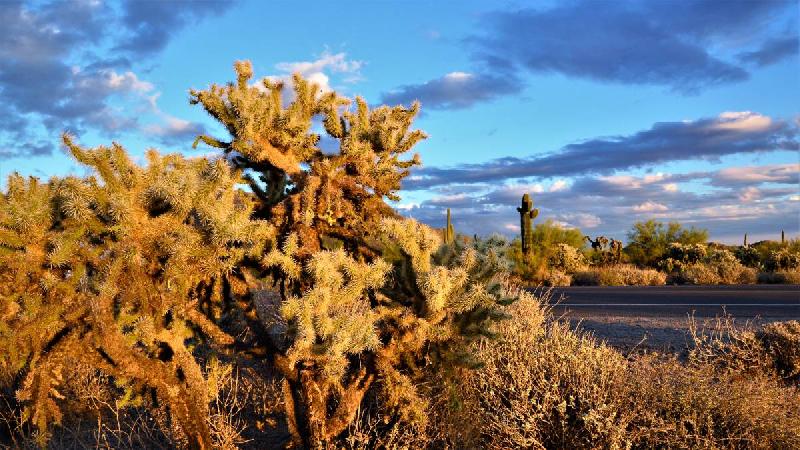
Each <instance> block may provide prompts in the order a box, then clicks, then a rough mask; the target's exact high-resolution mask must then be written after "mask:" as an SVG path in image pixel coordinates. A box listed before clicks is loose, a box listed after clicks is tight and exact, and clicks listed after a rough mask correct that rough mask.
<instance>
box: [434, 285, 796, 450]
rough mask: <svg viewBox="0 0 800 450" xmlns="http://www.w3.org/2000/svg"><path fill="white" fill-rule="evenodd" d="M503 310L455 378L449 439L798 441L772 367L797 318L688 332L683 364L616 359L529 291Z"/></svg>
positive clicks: (537, 444)
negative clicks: (492, 336) (544, 308)
mask: <svg viewBox="0 0 800 450" xmlns="http://www.w3.org/2000/svg"><path fill="white" fill-rule="evenodd" d="M508 312H509V313H510V314H511V315H512V319H511V320H509V321H507V322H505V323H503V324H502V325H501V326H500V329H501V331H502V332H503V333H504V338H503V339H501V340H498V341H494V342H492V341H489V342H483V343H481V344H479V345H480V354H481V356H482V357H484V358H486V360H487V364H486V366H485V367H484V368H483V369H482V370H479V371H475V372H471V373H468V374H466V375H465V377H464V378H463V382H462V384H461V385H460V386H459V389H458V391H459V392H461V394H462V398H463V406H462V408H461V409H459V410H457V411H456V412H454V413H453V415H452V416H451V417H450V418H449V420H450V421H451V422H453V423H454V424H459V425H460V427H461V429H462V430H463V432H462V433H461V434H460V435H458V436H453V439H454V441H453V445H454V447H456V448H497V449H499V448H800V392H798V388H797V386H795V385H792V384H790V383H789V384H787V378H781V377H779V376H778V375H777V374H776V371H775V370H774V369H775V368H776V367H778V363H777V362H776V361H779V360H780V361H790V364H789V365H791V367H792V368H793V369H790V370H789V371H787V372H783V373H794V370H795V368H796V367H797V366H796V365H795V364H797V351H798V350H797V344H798V342H800V339H798V334H800V333H798V330H797V328H798V327H799V326H798V325H797V324H787V325H777V326H775V327H774V329H770V331H767V330H764V332H762V333H761V334H758V333H752V332H751V331H747V330H746V331H743V332H738V331H736V330H735V329H734V328H727V334H726V335H723V334H725V333H723V331H724V330H725V327H724V326H723V327H718V331H717V332H716V334H715V333H714V332H711V333H709V334H701V333H696V334H695V336H696V337H697V338H698V348H697V350H695V351H694V353H693V355H692V357H691V358H690V361H689V362H688V363H684V362H681V361H679V360H677V359H676V358H675V357H669V358H666V357H663V356H657V355H656V356H653V355H649V356H648V355H645V356H637V357H633V358H631V359H626V358H624V357H623V356H622V355H621V354H620V353H618V352H617V351H615V350H614V349H611V348H609V347H607V346H605V345H603V344H601V343H598V342H597V341H595V340H594V339H593V338H592V337H591V336H586V335H581V334H578V333H576V332H575V331H572V330H570V329H568V328H567V327H566V326H565V325H564V324H561V323H558V322H554V321H551V320H548V319H547V318H546V317H545V315H544V314H543V313H542V312H541V308H540V307H539V304H538V302H536V301H535V300H530V299H529V300H526V301H523V302H521V303H519V304H517V305H514V306H512V307H511V308H509V310H508ZM712 331H713V330H712ZM731 337H734V338H735V339H733V340H731V339H730V338H731ZM765 342H772V343H774V344H772V345H775V346H776V347H778V348H780V349H781V350H768V348H769V347H768V346H767V345H765V344H764V343H765ZM785 355H788V356H785ZM781 364H785V363H781ZM450 426H451V427H453V426H454V425H452V424H451V425H450Z"/></svg>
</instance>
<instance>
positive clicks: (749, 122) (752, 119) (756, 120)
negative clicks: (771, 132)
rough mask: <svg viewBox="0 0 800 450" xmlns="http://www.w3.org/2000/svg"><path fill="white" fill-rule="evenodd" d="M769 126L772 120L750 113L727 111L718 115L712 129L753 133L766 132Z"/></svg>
mask: <svg viewBox="0 0 800 450" xmlns="http://www.w3.org/2000/svg"><path fill="white" fill-rule="evenodd" d="M770 126H772V119H771V118H769V117H767V116H764V115H761V114H758V113H754V112H752V111H728V112H723V113H722V114H720V115H719V118H718V121H717V123H715V124H714V127H713V128H715V129H718V130H735V131H742V132H754V131H764V130H767V129H769V127H770Z"/></svg>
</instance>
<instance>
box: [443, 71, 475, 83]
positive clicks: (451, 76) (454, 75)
mask: <svg viewBox="0 0 800 450" xmlns="http://www.w3.org/2000/svg"><path fill="white" fill-rule="evenodd" d="M472 77H473V75H472V74H471V73H467V72H450V73H448V74H447V75H445V76H444V78H445V79H447V80H448V81H454V82H458V81H467V80H469V79H470V78H472Z"/></svg>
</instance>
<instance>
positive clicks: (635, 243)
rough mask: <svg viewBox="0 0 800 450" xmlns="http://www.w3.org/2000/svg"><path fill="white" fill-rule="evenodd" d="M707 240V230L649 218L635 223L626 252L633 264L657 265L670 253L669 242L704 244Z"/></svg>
mask: <svg viewBox="0 0 800 450" xmlns="http://www.w3.org/2000/svg"><path fill="white" fill-rule="evenodd" d="M707 240H708V231H707V230H703V229H698V228H694V227H692V228H689V229H686V228H683V226H681V224H679V223H678V222H670V223H669V224H667V225H666V227H665V226H664V224H663V223H661V222H658V221H655V220H648V221H647V222H637V223H635V224H634V225H633V229H632V230H631V231H629V232H628V245H627V247H625V253H626V254H627V255H628V257H629V260H630V262H632V263H633V264H636V265H640V266H649V267H656V265H657V264H658V262H659V261H661V260H662V259H664V257H665V255H666V254H667V253H668V248H669V244H671V243H674V242H676V243H679V244H704V243H705V242H706V241H707Z"/></svg>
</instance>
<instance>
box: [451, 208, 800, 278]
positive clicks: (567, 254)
mask: <svg viewBox="0 0 800 450" xmlns="http://www.w3.org/2000/svg"><path fill="white" fill-rule="evenodd" d="M524 201H525V200H524V199H523V203H524ZM525 229H526V227H525V218H524V217H523V220H522V230H523V231H522V232H521V233H520V236H521V237H520V238H515V239H512V240H510V241H509V240H508V239H506V238H504V237H502V236H495V237H493V239H495V240H496V241H498V242H499V245H500V246H501V247H503V248H504V249H505V250H504V251H503V254H504V255H505V257H506V259H507V260H508V262H509V265H510V267H511V271H512V273H513V276H514V277H515V278H516V279H517V281H518V282H520V283H523V284H527V285H545V286H570V285H576V286H654V285H663V284H700V285H714V284H754V283H788V284H797V283H800V239H789V240H787V239H786V238H785V235H784V233H783V232H782V233H781V240H780V241H769V240H766V241H759V242H756V243H753V244H748V243H747V237H746V235H745V237H744V240H743V245H740V246H735V245H723V244H719V243H715V242H709V241H708V230H704V229H697V228H694V227H692V228H688V229H687V228H684V227H683V226H682V225H681V224H680V223H677V222H671V223H668V224H666V225H665V224H663V223H661V222H657V221H654V220H650V221H647V222H637V223H635V224H634V225H633V227H632V229H631V231H630V232H629V233H628V236H627V237H628V244H627V245H623V243H622V241H620V240H617V239H614V238H608V237H606V236H596V237H595V238H592V237H590V236H583V235H582V233H581V231H580V230H579V229H577V228H563V227H561V226H559V225H558V224H556V223H554V222H553V221H551V220H547V221H545V222H542V223H539V224H535V225H530V230H529V231H525ZM526 233H527V236H528V237H527V240H528V241H529V242H530V244H528V245H527V247H525V244H524V242H525V241H526ZM464 239H465V240H469V239H468V238H466V237H464ZM526 248H527V251H526Z"/></svg>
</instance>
